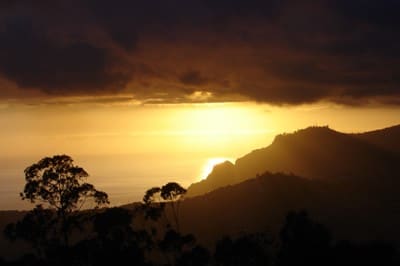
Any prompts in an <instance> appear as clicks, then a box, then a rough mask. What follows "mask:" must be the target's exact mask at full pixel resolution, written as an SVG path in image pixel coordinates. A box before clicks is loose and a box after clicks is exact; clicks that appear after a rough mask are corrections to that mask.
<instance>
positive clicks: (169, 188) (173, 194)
mask: <svg viewBox="0 0 400 266" xmlns="http://www.w3.org/2000/svg"><path fill="white" fill-rule="evenodd" d="M186 191H187V190H186V189H185V188H183V187H182V186H181V185H179V184H178V183H176V182H169V183H167V184H166V185H164V186H162V187H161V197H162V198H163V199H164V200H166V201H168V202H169V203H170V205H171V207H172V215H173V216H174V220H175V225H176V229H177V231H178V232H180V225H179V205H180V200H181V199H182V198H183V196H184V195H185V193H186Z"/></svg>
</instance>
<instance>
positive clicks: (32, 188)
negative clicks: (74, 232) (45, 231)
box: [20, 155, 109, 245]
mask: <svg viewBox="0 0 400 266" xmlns="http://www.w3.org/2000/svg"><path fill="white" fill-rule="evenodd" d="M24 172H25V179H26V184H25V188H24V191H23V192H22V193H21V194H20V196H21V198H22V199H23V200H29V201H31V202H32V203H37V202H40V203H42V204H46V205H47V206H48V207H50V208H51V209H55V211H56V219H57V222H59V223H60V226H61V233H62V235H63V241H64V245H68V231H69V229H70V227H71V224H72V221H71V219H70V218H72V216H71V213H72V212H73V211H76V210H80V209H81V208H82V207H83V206H84V204H85V202H86V201H87V200H88V199H92V200H93V202H94V204H95V206H96V207H98V206H101V205H103V204H108V203H109V201H108V195H107V194H106V193H105V192H103V191H99V190H96V189H95V187H94V186H93V185H92V184H89V183H86V182H85V181H86V178H87V177H88V176H89V175H88V173H87V172H86V171H85V170H84V169H83V168H81V167H79V166H75V165H74V164H73V160H72V158H71V157H69V156H68V155H55V156H53V157H45V158H43V159H42V160H40V161H39V162H37V163H35V164H33V165H31V166H29V167H27V168H26V169H25V171H24Z"/></svg>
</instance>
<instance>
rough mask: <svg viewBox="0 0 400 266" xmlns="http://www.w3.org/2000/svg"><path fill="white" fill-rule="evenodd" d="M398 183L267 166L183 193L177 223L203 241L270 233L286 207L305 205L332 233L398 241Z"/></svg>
mask: <svg viewBox="0 0 400 266" xmlns="http://www.w3.org/2000/svg"><path fill="white" fill-rule="evenodd" d="M399 185H400V182H399V181H398V180H393V179H391V178H389V177H388V178H380V179H357V178H355V179H339V180H336V181H335V182H331V181H328V180H325V179H307V178H302V177H298V176H295V175H286V174H281V173H277V174H272V173H268V172H267V173H264V174H262V175H259V176H257V177H256V178H252V179H248V180H246V181H243V182H241V183H239V184H236V185H229V186H225V187H222V188H219V189H216V190H214V191H212V192H209V193H207V194H204V195H201V196H197V197H192V198H187V199H185V200H184V201H183V202H182V205H181V215H182V216H181V222H182V229H183V231H184V232H190V233H193V234H194V235H195V236H196V238H198V240H199V241H201V243H203V244H205V245H209V244H212V243H213V242H214V241H215V240H216V236H221V235H231V236H240V235H241V234H243V233H249V232H268V233H269V234H271V235H276V234H277V233H278V231H279V228H280V225H281V224H282V223H283V222H284V219H285V216H286V214H287V213H288V212H290V211H301V210H307V211H308V212H309V213H310V214H312V217H313V219H315V220H316V221H318V222H320V223H322V224H325V225H326V226H327V227H328V228H329V230H331V231H332V232H333V234H334V238H335V239H339V240H343V239H347V240H351V241H356V242H366V241H375V240H376V241H383V242H389V243H395V244H396V245H398V246H400V227H399V226H398V225H399V224H400V193H399V187H400V186H399Z"/></svg>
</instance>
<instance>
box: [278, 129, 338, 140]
mask: <svg viewBox="0 0 400 266" xmlns="http://www.w3.org/2000/svg"><path fill="white" fill-rule="evenodd" d="M338 134H342V133H340V132H338V131H335V130H333V129H331V128H330V127H329V126H310V127H307V128H304V129H299V130H296V131H294V132H293V133H283V134H279V135H277V136H276V137H275V139H274V141H273V143H276V142H280V141H283V140H285V139H290V138H295V137H300V138H307V137H319V136H331V135H338Z"/></svg>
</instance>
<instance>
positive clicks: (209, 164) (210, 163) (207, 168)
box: [201, 157, 234, 180]
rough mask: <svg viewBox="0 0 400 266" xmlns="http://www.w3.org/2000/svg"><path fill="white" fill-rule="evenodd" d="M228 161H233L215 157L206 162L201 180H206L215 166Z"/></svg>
mask: <svg viewBox="0 0 400 266" xmlns="http://www.w3.org/2000/svg"><path fill="white" fill-rule="evenodd" d="M226 161H230V162H233V161H234V160H233V159H232V158H226V157H216V158H210V159H208V160H207V161H206V163H205V164H204V167H203V170H202V173H201V179H202V180H204V179H206V178H207V176H208V175H209V174H211V172H212V170H213V168H214V166H215V165H217V164H220V163H223V162H226Z"/></svg>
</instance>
